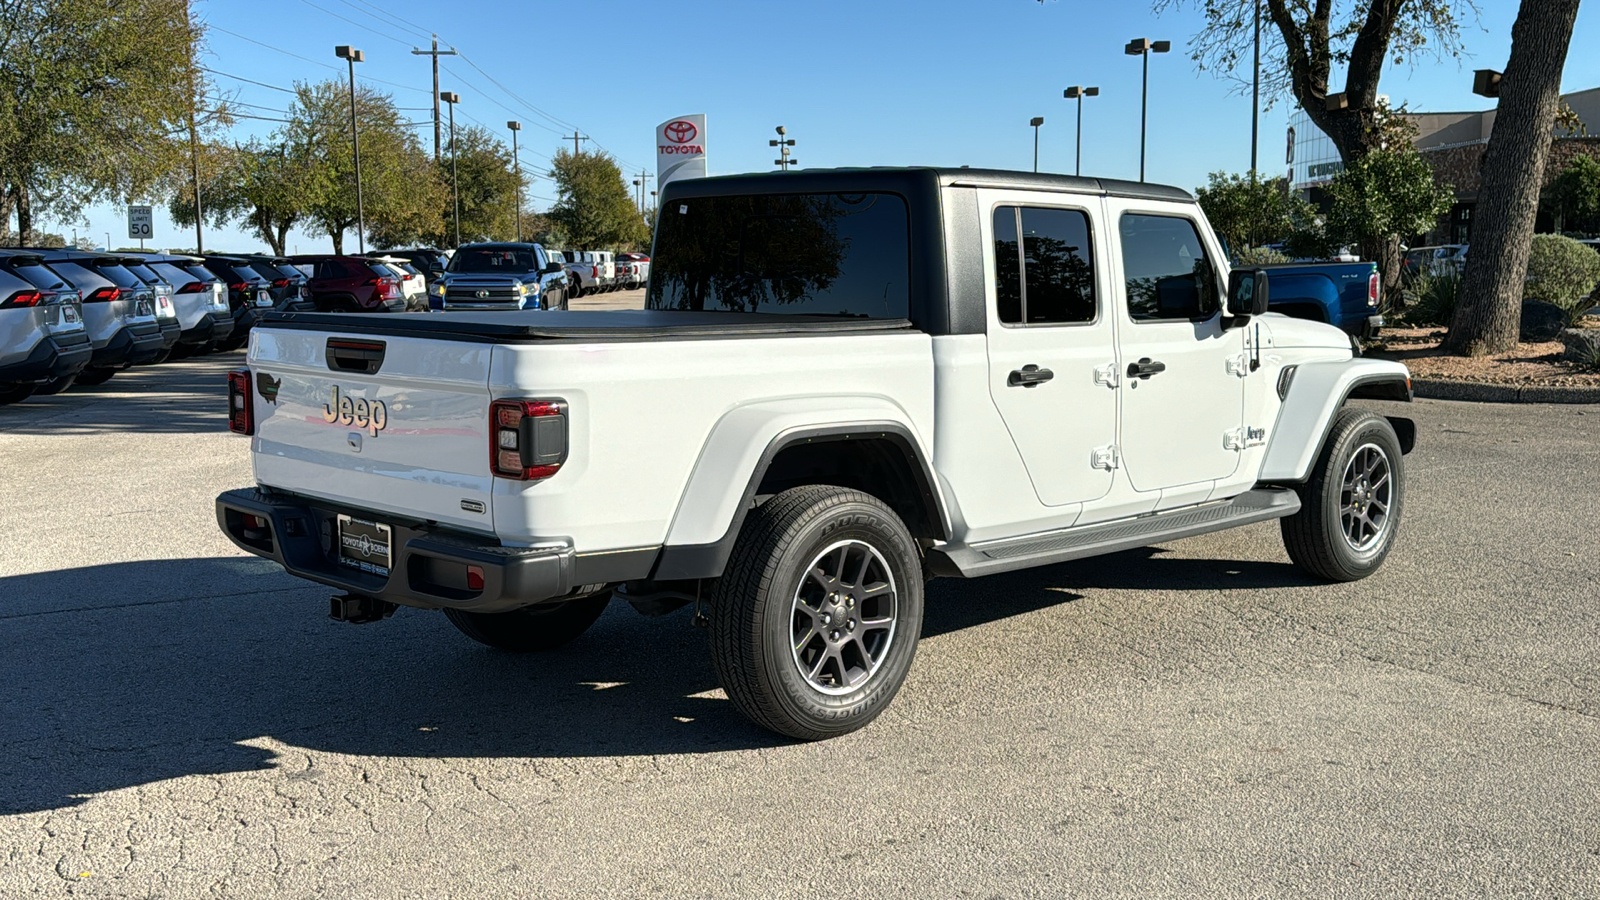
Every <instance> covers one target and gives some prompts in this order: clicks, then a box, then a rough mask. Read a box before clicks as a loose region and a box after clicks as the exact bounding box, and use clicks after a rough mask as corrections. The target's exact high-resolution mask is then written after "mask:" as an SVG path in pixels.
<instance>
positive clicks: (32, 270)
mask: <svg viewBox="0 0 1600 900" xmlns="http://www.w3.org/2000/svg"><path fill="white" fill-rule="evenodd" d="M93 353H94V348H93V347H92V346H91V345H90V343H89V335H88V333H87V332H86V331H84V328H83V310H82V307H81V306H80V304H79V298H78V293H77V291H75V290H73V289H72V288H71V287H70V286H69V285H68V284H67V283H66V282H65V281H63V280H62V279H61V278H60V276H58V275H56V274H55V273H54V272H51V271H50V270H49V269H47V268H45V267H44V260H43V259H41V258H40V257H38V256H36V255H32V254H30V253H28V252H27V251H23V250H0V404H6V403H16V402H18V401H21V400H26V399H27V398H28V397H30V396H32V395H33V394H34V393H36V392H38V391H39V390H40V388H42V387H46V386H49V385H60V386H61V387H66V386H68V385H70V384H71V383H72V378H73V377H74V376H76V375H77V374H78V373H79V372H81V371H82V370H83V368H84V367H85V366H87V365H88V364H89V357H90V356H91V355H92V354H93ZM48 392H49V393H53V392H54V391H48Z"/></svg>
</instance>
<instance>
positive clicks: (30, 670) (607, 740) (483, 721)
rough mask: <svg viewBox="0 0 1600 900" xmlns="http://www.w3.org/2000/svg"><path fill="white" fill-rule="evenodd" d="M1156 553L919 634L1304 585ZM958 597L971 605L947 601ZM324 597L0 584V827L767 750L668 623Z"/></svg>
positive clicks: (993, 599)
mask: <svg viewBox="0 0 1600 900" xmlns="http://www.w3.org/2000/svg"><path fill="white" fill-rule="evenodd" d="M1159 554H1160V551H1154V550H1143V551H1134V552H1132V553H1125V554H1118V555H1117V556H1113V557H1106V558H1103V559H1100V560H1093V561H1088V562H1081V563H1074V564H1068V565H1062V566H1053V567H1048V568H1045V569H1037V570H1030V571H1025V572H1020V573H1016V574H1014V575H1001V576H994V577H991V578H987V579H983V580H981V581H979V582H961V581H954V580H945V581H938V582H935V583H933V584H932V585H931V586H930V589H929V594H928V603H927V614H926V617H925V622H924V630H923V636H924V637H935V636H938V635H941V634H946V633H949V632H953V631H958V630H960V629H964V628H969V627H973V626H976V625H982V624H987V623H992V622H995V621H998V620H1003V619H1007V618H1010V617H1012V616H1018V615H1024V614H1028V613H1033V612H1037V611H1040V610H1045V609H1049V608H1052V607H1057V606H1060V605H1061V604H1063V603H1071V602H1073V601H1075V600H1078V599H1081V595H1079V594H1077V593H1073V592H1067V591H1068V588H1071V589H1073V590H1081V589H1083V588H1095V587H1116V588H1134V589H1138V588H1142V587H1145V586H1150V587H1156V586H1158V585H1159V586H1160V587H1163V588H1166V589H1172V588H1174V587H1178V588H1179V589H1182V588H1183V587H1185V586H1189V587H1192V588H1194V589H1217V588H1219V587H1246V586H1268V585H1280V584H1303V583H1309V582H1306V581H1305V580H1304V579H1302V578H1300V576H1298V574H1296V573H1295V570H1293V569H1292V568H1290V567H1289V566H1287V565H1285V564H1270V563H1237V562H1221V561H1217V560H1183V559H1172V558H1161V557H1160V555H1159ZM1152 569H1153V570H1154V571H1150V570H1152ZM1224 570H1228V571H1239V572H1240V574H1238V575H1234V576H1228V575H1225V574H1219V573H1222V572H1224ZM979 585H981V586H982V587H983V590H982V598H983V602H979V603H971V602H958V601H960V600H962V599H963V594H962V592H964V591H971V590H973V589H975V588H976V587H977V586H979ZM327 595H328V590H327V589H325V588H320V587H317V586H314V585H313V586H307V585H306V584H305V583H304V582H301V581H298V580H296V579H293V578H290V577H289V576H287V575H285V574H283V573H282V572H281V571H280V570H278V569H277V568H276V567H275V566H273V565H271V564H269V563H265V562H262V561H259V560H254V559H247V558H240V557H222V558H208V559H178V560H149V561H141V562H130V563H120V564H115V565H107V566H99V567H93V568H81V569H69V570H62V571H55V572H43V573H37V574H29V575H18V576H11V577H0V647H4V648H5V652H4V653H3V654H0V684H5V685H7V689H6V690H5V691H3V692H0V815H6V814H18V813H26V812H35V811H40V810H50V809H58V808H63V807H70V806H74V805H77V804H79V803H82V802H84V801H85V800H86V799H87V798H88V797H89V796H91V795H94V794H98V793H101V792H105V791H111V790H116V789H121V788H130V787H141V786H150V785H156V784H157V783H159V782H161V781H164V780H167V779H175V778H181V777H185V776H195V775H201V776H206V775H220V774H225V773H237V772H250V771H256V770H263V769H272V768H274V767H278V766H284V767H292V766H304V765H305V757H304V756H303V755H300V754H294V755H293V756H292V757H291V755H290V752H289V751H290V749H291V748H304V749H305V750H310V751H318V752H324V753H335V754H349V755H353V756H357V757H424V758H435V757H460V758H468V759H472V758H499V757H512V758H515V757H555V758H560V757H585V756H634V755H652V754H686V753H707V752H718V751H728V750H743V749H750V748H758V747H773V746H779V745H783V744H786V743H789V742H788V741H786V740H785V739H783V738H779V737H777V736H775V735H772V734H769V733H767V732H765V731H762V730H760V729H758V728H756V727H754V726H752V725H750V724H748V723H747V722H745V721H744V719H742V718H741V717H740V716H739V715H738V713H737V712H736V711H735V710H734V709H733V708H732V706H731V704H729V703H728V702H727V700H726V699H725V698H724V697H723V695H722V693H721V691H720V690H718V688H717V681H716V674H715V672H714V671H713V669H712V666H711V660H710V655H709V653H708V651H707V648H706V638H705V634H704V632H703V631H702V630H700V629H697V628H694V627H692V626H691V625H690V617H689V610H687V609H685V610H680V611H678V612H677V613H674V614H673V615H671V616H668V617H666V618H665V619H663V620H650V619H646V618H644V617H642V616H639V615H638V614H636V613H635V612H633V611H632V610H631V609H629V608H628V607H627V606H626V605H625V604H622V603H616V604H613V606H612V607H611V608H610V609H609V610H607V612H606V614H605V616H604V617H602V618H601V620H600V622H599V623H598V624H597V625H596V626H595V627H594V628H593V629H591V630H590V631H589V632H588V633H587V634H585V635H584V636H582V637H580V638H579V639H578V640H576V641H574V642H573V643H572V644H570V645H568V646H567V647H565V648H563V649H561V650H558V651H556V652H553V653H548V654H539V655H528V656H518V655H514V654H507V653H502V652H498V651H495V650H491V649H489V648H486V647H482V646H479V645H478V644H475V643H473V642H472V641H470V640H468V639H467V638H466V637H464V636H462V635H461V634H459V633H457V632H456V630H455V629H454V628H452V627H451V626H450V625H449V624H448V623H447V622H446V621H445V619H444V617H443V616H442V615H440V614H438V613H433V612H424V611H418V610H401V611H400V612H398V613H397V614H396V615H395V616H394V617H393V618H391V619H389V620H387V621H384V622H381V623H376V624H372V625H365V626H352V625H343V624H337V623H334V622H331V621H328V620H327V619H326V618H324V616H325V613H326V609H327V606H326V597H327ZM935 652H936V651H935Z"/></svg>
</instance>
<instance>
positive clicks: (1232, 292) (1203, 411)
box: [217, 169, 1415, 739]
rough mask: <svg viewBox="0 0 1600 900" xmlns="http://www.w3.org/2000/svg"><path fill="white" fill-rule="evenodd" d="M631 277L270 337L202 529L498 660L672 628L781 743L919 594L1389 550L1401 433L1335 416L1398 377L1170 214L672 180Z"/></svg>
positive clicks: (825, 710) (243, 398) (1123, 202)
mask: <svg viewBox="0 0 1600 900" xmlns="http://www.w3.org/2000/svg"><path fill="white" fill-rule="evenodd" d="M652 257H653V261H654V265H655V269H656V271H655V272H654V273H653V275H652V277H651V280H650V289H649V292H648V294H647V300H646V303H647V306H648V308H647V309H644V310H636V311H618V312H561V311H556V312H547V313H501V314H494V313H479V312H463V313H459V314H454V315H449V316H439V315H428V316H372V317H361V316H344V315H337V314H324V313H277V314H273V315H270V316H268V317H267V319H266V321H265V322H263V323H262V324H261V325H258V326H257V328H256V329H255V332H254V335H253V337H252V340H251V346H250V353H249V357H248V367H247V368H246V369H242V370H239V371H236V372H234V373H232V374H231V376H230V399H229V403H230V407H229V409H230V423H231V426H232V428H233V429H234V430H235V431H237V432H240V433H242V434H247V435H250V436H251V439H250V446H251V450H252V454H253V456H252V458H253V461H254V470H255V480H256V485H255V486H253V487H247V488H243V489H241V490H236V491H229V492H227V493H225V494H223V495H222V496H220V497H219V498H218V499H217V518H218V522H219V524H220V526H221V527H222V529H223V530H224V531H225V532H226V533H227V534H228V535H229V537H230V538H232V540H233V541H234V542H235V543H237V544H238V546H240V547H242V548H243V549H245V550H247V551H249V552H251V553H254V554H257V555H259V556H263V557H266V558H268V559H272V560H275V561H277V562H279V563H280V564H282V565H283V566H284V567H285V568H286V569H287V570H288V571H290V572H291V573H294V574H296V575H299V576H301V577H304V578H308V579H311V580H313V581H317V582H320V583H323V584H326V585H330V586H332V587H334V588H336V589H338V591H339V593H338V594H337V595H336V596H335V597H334V598H333V601H332V610H333V615H334V617H335V618H338V619H343V620H346V621H354V622H370V621H376V620H379V619H382V618H385V617H387V616H388V615H389V614H391V613H393V612H394V611H395V609H396V607H397V606H407V607H415V608H421V609H442V610H444V612H445V614H446V615H447V616H448V617H449V619H450V621H451V622H452V623H454V624H455V625H456V626H457V627H458V628H459V629H460V630H461V631H462V632H464V633H466V634H467V635H469V636H471V637H472V638H474V639H476V640H478V641H481V642H483V643H485V644H489V645H492V646H495V647H501V648H506V649H510V650H542V649H548V648H552V647H556V646H560V645H562V644H564V643H566V642H568V641H571V640H572V639H574V638H575V637H577V636H578V635H579V634H581V633H583V632H584V631H585V630H586V629H588V628H589V627H590V625H592V624H593V623H594V622H595V620H596V619H597V618H598V617H599V616H600V614H601V612H602V610H603V609H604V608H605V607H606V604H607V603H608V601H610V600H611V599H613V598H625V599H627V600H628V601H629V602H630V603H632V604H633V605H634V606H635V608H637V609H639V610H640V611H643V612H647V613H661V612H665V611H668V610H671V609H673V608H675V607H677V606H681V605H684V604H688V603H693V604H695V606H696V611H697V613H699V614H700V615H703V616H704V617H706V618H707V619H708V620H709V622H708V624H709V627H710V638H711V640H710V644H711V651H712V653H711V657H712V662H713V664H714V666H715V667H716V670H717V672H718V674H719V676H720V677H721V680H722V684H723V685H724V687H725V688H726V690H727V693H728V696H729V698H730V699H731V700H732V701H733V702H734V704H735V705H736V706H737V707H738V708H739V709H740V710H741V711H742V712H743V713H744V714H745V715H747V716H749V717H750V718H751V719H752V720H753V721H755V722H757V723H759V724H761V725H763V726H765V727H767V728H770V729H772V730H774V731H777V732H780V733H782V734H785V735H790V736H793V737H797V738H803V739H815V738H824V737H828V736H831V735H836V734H841V733H844V732H847V731H850V730H852V729H855V728H859V727H861V726H862V725H864V724H866V723H867V722H868V721H870V720H871V719H873V718H874V717H875V716H876V715H877V714H878V713H879V712H881V711H882V710H883V708H884V707H885V706H886V704H888V702H889V701H890V700H891V698H892V697H893V696H894V695H895V693H896V692H897V691H898V690H899V688H900V686H901V683H902V682H903V680H904V679H905V676H906V673H907V671H908V669H909V667H910V666H911V663H912V658H913V656H914V654H915V648H916V643H917V639H918V636H919V633H920V631H921V626H922V613H923V598H924V592H923V585H924V582H925V580H926V579H927V578H928V577H931V576H955V577H973V576H981V575H987V574H990V573H997V572H1006V571H1011V570H1015V569H1021V568H1025V567H1029V566H1039V565H1047V564H1051V563H1058V562H1062V561H1066V560H1072V559H1078V558H1081V557H1086V556H1091V555H1096V554H1103V553H1111V552H1115V551H1119V550H1124V549H1129V548H1133V547H1139V546H1144V545H1149V544H1154V543H1160V542H1165V541H1170V540H1174V539H1177V538H1181V537H1185V536H1189V535H1195V534H1200V533H1204V532H1208V531H1217V530H1220V529H1224V528H1232V527H1235V526H1240V525H1246V524H1250V523H1255V522H1262V521H1268V520H1273V519H1276V520H1279V521H1280V522H1281V525H1282V531H1283V537H1284V543H1285V545H1286V547H1287V549H1288V553H1289V556H1290V558H1291V559H1292V560H1293V561H1294V562H1295V563H1297V564H1298V565H1299V566H1301V567H1302V568H1304V569H1305V570H1307V571H1309V572H1311V573H1314V574H1315V575H1317V576H1319V577H1322V578H1326V579H1333V580H1351V579H1357V578H1361V577H1364V576H1366V575H1368V574H1370V573H1372V572H1373V571H1375V570H1376V569H1377V568H1378V567H1379V566H1380V565H1381V564H1382V562H1383V560H1384V558H1385V556H1386V554H1387V553H1388V552H1389V550H1390V548H1391V547H1392V546H1393V544H1394V540H1395V536H1396V534H1397V531H1398V529H1399V527H1400V521H1401V513H1402V508H1403V503H1404V489H1405V465H1404V454H1406V453H1408V452H1409V451H1410V449H1411V446H1412V443H1413V441H1414V439H1415V428H1414V426H1413V425H1412V424H1411V422H1410V421H1409V420H1407V419H1404V418H1389V417H1385V416H1382V415H1376V414H1374V413H1371V412H1367V411H1365V410H1362V409H1360V408H1359V407H1355V406H1350V405H1347V401H1350V400H1352V399H1355V398H1374V399H1391V400H1409V399H1410V382H1409V377H1408V374H1407V372H1406V369H1405V368H1404V366H1401V365H1399V364H1397V363H1392V362H1383V361H1377V360H1368V359H1361V358H1356V357H1355V356H1354V354H1353V351H1352V346H1351V342H1350V340H1349V339H1348V337H1347V336H1346V335H1344V334H1343V333H1342V332H1340V331H1339V330H1338V329H1336V328H1333V327H1330V326H1327V325H1322V324H1318V323H1314V322H1307V321H1301V320H1295V319H1289V318H1285V317H1283V316H1280V315H1276V314H1265V310H1266V304H1267V300H1268V297H1267V294H1268V291H1269V289H1270V286H1269V283H1268V280H1267V276H1266V274H1265V273H1263V272H1261V271H1249V272H1243V271H1241V272H1232V273H1230V272H1229V271H1228V267H1227V264H1226V262H1225V261H1224V260H1225V257H1224V255H1223V253H1222V248H1221V246H1220V244H1219V242H1218V241H1217V239H1216V237H1215V236H1214V235H1213V234H1212V231H1211V229H1210V227H1209V226H1208V225H1207V223H1206V221H1205V218H1204V216H1203V215H1202V213H1201V211H1200V208H1199V207H1198V206H1197V205H1196V204H1195V202H1194V200H1193V198H1192V197H1191V196H1190V195H1189V194H1188V193H1186V192H1184V191H1182V190H1179V189H1176V188H1168V187H1161V186H1157V185H1149V184H1135V183H1128V182H1116V181H1103V180H1097V179H1091V178H1073V177H1065V176H1053V175H1032V174H1025V173H1015V172H1000V171H988V170H978V169H851V170H836V171H830V170H808V171H804V172H799V173H787V174H780V175H741V176H731V177H725V178H710V179H700V180H689V181H678V182H674V183H672V184H671V185H669V186H668V187H667V189H666V190H665V192H664V196H663V198H662V203H661V221H660V224H659V226H658V229H657V237H656V241H655V247H654V252H653V253H652ZM1130 565H1137V563H1134V562H1130ZM1218 587H1219V588H1220V587H1222V585H1221V584H1219V585H1218ZM697 618H698V617H697Z"/></svg>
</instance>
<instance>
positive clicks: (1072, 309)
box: [994, 206, 1098, 325]
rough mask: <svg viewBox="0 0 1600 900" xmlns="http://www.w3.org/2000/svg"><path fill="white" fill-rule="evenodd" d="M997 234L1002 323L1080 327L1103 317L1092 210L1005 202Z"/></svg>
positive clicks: (997, 283)
mask: <svg viewBox="0 0 1600 900" xmlns="http://www.w3.org/2000/svg"><path fill="white" fill-rule="evenodd" d="M1019 223H1020V225H1021V235H1022V240H1021V241H1020V242H1019V241H1018V240H1017V235H1018V230H1017V229H1018V225H1019ZM994 234H995V239H994V240H995V246H994V251H995V297H996V300H997V302H998V307H999V308H998V312H999V316H1000V321H1001V322H1003V323H1005V324H1007V325H1081V324H1086V323H1089V322H1093V321H1095V319H1096V318H1098V310H1097V306H1096V302H1095V290H1094V284H1095V275H1094V248H1093V245H1092V243H1091V236H1090V231H1089V216H1088V214H1087V213H1085V212H1083V211H1081V210H1076V209H1052V208H1045V207H1031V206H1024V207H1015V206H1002V207H999V208H997V209H996V210H995V211H994Z"/></svg>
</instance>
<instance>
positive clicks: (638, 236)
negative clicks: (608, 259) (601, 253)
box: [550, 150, 649, 249]
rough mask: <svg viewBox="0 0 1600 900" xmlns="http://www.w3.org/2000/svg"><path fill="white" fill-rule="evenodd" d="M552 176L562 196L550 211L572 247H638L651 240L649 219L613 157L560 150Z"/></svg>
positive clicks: (555, 159)
mask: <svg viewBox="0 0 1600 900" xmlns="http://www.w3.org/2000/svg"><path fill="white" fill-rule="evenodd" d="M550 176H551V178H552V179H553V180H554V181H555V184H556V191H557V192H558V194H559V196H560V198H561V199H560V201H559V202H557V203H556V205H555V206H554V207H553V208H552V209H551V210H550V218H551V220H552V221H554V222H555V224H556V225H557V226H558V227H559V228H560V229H561V230H562V231H563V232H564V233H565V234H566V236H567V241H568V243H569V245H570V246H572V247H576V248H579V249H602V248H611V247H625V246H633V245H636V244H640V243H643V242H644V240H645V239H646V237H647V236H648V233H649V232H648V229H647V228H646V227H645V223H644V217H643V216H641V215H640V214H639V210H638V208H636V207H635V206H634V205H633V198H632V197H631V196H629V192H628V185H627V183H626V182H624V181H623V178H622V170H621V169H619V168H617V163H616V160H614V159H612V158H611V155H610V154H608V153H583V152H580V153H568V152H567V151H565V150H560V151H557V153H556V155H555V158H554V159H553V160H552V161H551V163H550Z"/></svg>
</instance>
